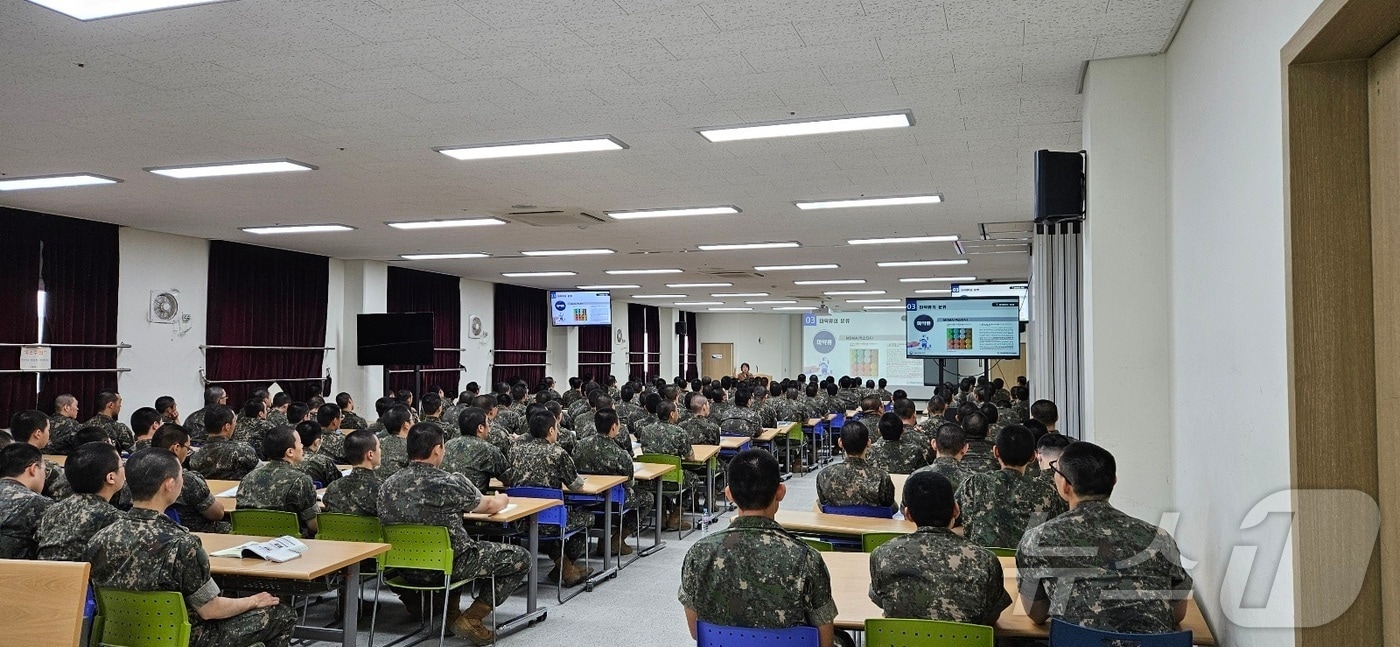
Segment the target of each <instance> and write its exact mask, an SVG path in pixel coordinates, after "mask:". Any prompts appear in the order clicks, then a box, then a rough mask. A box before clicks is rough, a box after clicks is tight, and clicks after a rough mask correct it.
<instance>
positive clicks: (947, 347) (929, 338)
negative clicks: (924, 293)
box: [904, 297, 1021, 359]
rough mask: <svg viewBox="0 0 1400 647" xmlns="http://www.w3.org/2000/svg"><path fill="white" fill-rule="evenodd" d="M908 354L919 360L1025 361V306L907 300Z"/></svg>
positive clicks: (1011, 301)
mask: <svg viewBox="0 0 1400 647" xmlns="http://www.w3.org/2000/svg"><path fill="white" fill-rule="evenodd" d="M904 309H905V315H906V318H907V324H906V325H907V327H906V329H905V330H906V337H905V352H906V353H907V354H908V356H909V357H911V358H918V359H940V358H941V359H994V358H1006V357H1019V356H1020V355H1021V321H1020V315H1019V312H1018V311H1019V309H1020V300H1019V299H1015V298H1010V297H954V298H947V299H906V300H905V305H904Z"/></svg>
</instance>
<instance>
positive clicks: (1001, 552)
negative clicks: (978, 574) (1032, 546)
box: [987, 546, 1016, 557]
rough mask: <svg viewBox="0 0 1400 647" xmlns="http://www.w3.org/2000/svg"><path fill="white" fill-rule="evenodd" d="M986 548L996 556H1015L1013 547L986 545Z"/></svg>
mask: <svg viewBox="0 0 1400 647" xmlns="http://www.w3.org/2000/svg"><path fill="white" fill-rule="evenodd" d="M987 550H990V551H992V554H993V555H996V556H997V557H1015V556H1016V549H1015V548H993V547H991V546H988V547H987Z"/></svg>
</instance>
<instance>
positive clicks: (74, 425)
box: [44, 413, 83, 455]
mask: <svg viewBox="0 0 1400 647" xmlns="http://www.w3.org/2000/svg"><path fill="white" fill-rule="evenodd" d="M82 428H83V426H82V425H80V424H78V421H77V420H74V419H72V418H69V417H68V416H62V415H59V414H56V413H55V414H54V415H52V416H49V446H48V447H45V448H44V453H45V454H63V455H67V454H70V453H72V451H73V450H75V449H77V447H76V446H75V445H74V444H73V436H75V435H77V433H78V430H79V429H82Z"/></svg>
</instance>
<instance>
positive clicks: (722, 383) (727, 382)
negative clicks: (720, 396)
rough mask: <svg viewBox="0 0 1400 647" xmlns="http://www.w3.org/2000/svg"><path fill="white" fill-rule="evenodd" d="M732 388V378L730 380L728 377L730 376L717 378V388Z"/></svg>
mask: <svg viewBox="0 0 1400 647" xmlns="http://www.w3.org/2000/svg"><path fill="white" fill-rule="evenodd" d="M732 386H734V378H732V377H730V376H728V375H726V376H724V377H721V378H719V388H721V389H729V388H730V387H732Z"/></svg>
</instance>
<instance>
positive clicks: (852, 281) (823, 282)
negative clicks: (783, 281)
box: [792, 279, 865, 285]
mask: <svg viewBox="0 0 1400 647" xmlns="http://www.w3.org/2000/svg"><path fill="white" fill-rule="evenodd" d="M792 284H793V285H864V284H865V279H826V280H820V281H815V280H814V281H793V282H792Z"/></svg>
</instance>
